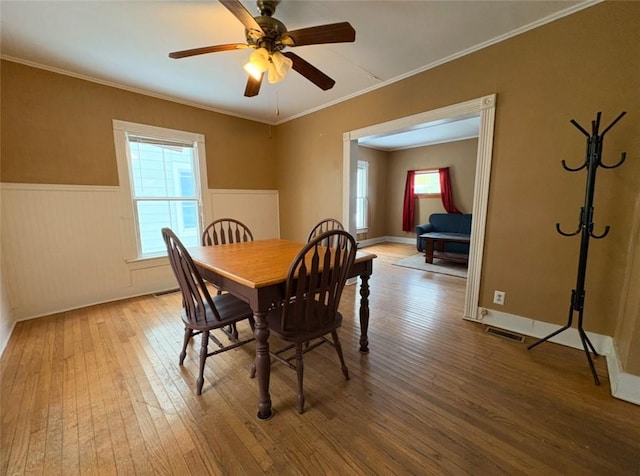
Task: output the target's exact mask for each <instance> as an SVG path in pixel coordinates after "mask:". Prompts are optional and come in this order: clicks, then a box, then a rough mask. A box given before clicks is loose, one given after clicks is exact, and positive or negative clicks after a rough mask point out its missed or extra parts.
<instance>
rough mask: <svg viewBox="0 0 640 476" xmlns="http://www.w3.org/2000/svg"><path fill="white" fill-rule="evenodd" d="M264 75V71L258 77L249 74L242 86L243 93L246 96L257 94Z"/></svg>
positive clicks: (250, 96)
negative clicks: (244, 84)
mask: <svg viewBox="0 0 640 476" xmlns="http://www.w3.org/2000/svg"><path fill="white" fill-rule="evenodd" d="M263 77H264V73H262V74H261V75H260V79H256V78H254V77H253V76H251V75H249V79H248V80H247V86H246V87H245V88H244V95H245V96H246V97H248V98H252V97H253V96H257V95H258V93H259V92H260V86H261V85H262V78H263Z"/></svg>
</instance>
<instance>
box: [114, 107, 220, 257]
mask: <svg viewBox="0 0 640 476" xmlns="http://www.w3.org/2000/svg"><path fill="white" fill-rule="evenodd" d="M127 134H131V135H139V136H147V137H153V138H158V139H166V140H174V141H181V142H186V143H193V145H194V153H195V154H196V157H197V159H196V165H197V166H196V170H195V171H194V172H195V176H196V181H197V183H198V184H199V185H200V187H199V190H196V195H197V198H198V219H199V220H200V226H201V228H202V227H203V226H204V224H206V223H208V222H209V221H210V220H211V216H212V213H211V204H210V203H209V202H210V200H208V184H207V159H206V157H207V154H206V151H205V145H204V134H198V133H194V132H186V131H179V130H175V129H168V128H164V127H156V126H150V125H146V124H138V123H135V122H126V121H120V120H117V119H114V120H113V137H114V143H115V148H116V160H117V164H118V179H119V182H120V186H119V189H120V204H119V209H120V218H121V225H122V226H121V241H122V250H123V256H124V259H125V261H127V262H131V263H134V262H136V261H148V260H154V259H157V258H158V256H148V257H142V252H141V244H140V235H139V232H138V224H137V213H136V211H135V209H134V200H133V196H132V192H131V182H132V178H131V168H130V165H129V164H130V157H129V147H128V143H127V142H128V141H127ZM197 188H198V187H197ZM162 259H164V260H166V256H165V257H164V258H162Z"/></svg>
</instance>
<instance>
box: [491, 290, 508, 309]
mask: <svg viewBox="0 0 640 476" xmlns="http://www.w3.org/2000/svg"><path fill="white" fill-rule="evenodd" d="M506 295H507V293H505V292H504V291H494V292H493V303H494V304H499V305H501V306H503V305H504V298H505V297H506Z"/></svg>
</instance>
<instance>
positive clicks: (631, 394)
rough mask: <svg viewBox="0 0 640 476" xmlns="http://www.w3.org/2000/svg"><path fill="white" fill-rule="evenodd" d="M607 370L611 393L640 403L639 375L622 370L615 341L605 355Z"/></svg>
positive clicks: (627, 400) (625, 399)
mask: <svg viewBox="0 0 640 476" xmlns="http://www.w3.org/2000/svg"><path fill="white" fill-rule="evenodd" d="M607 370H608V371H609V383H610V385H611V395H613V396H614V397H616V398H619V399H620V400H624V401H626V402H631V403H635V404H636V405H640V376H637V375H632V374H628V373H626V372H624V371H623V370H622V366H621V365H620V361H619V360H618V352H617V348H616V345H615V342H614V344H613V345H612V346H611V352H610V353H609V355H607Z"/></svg>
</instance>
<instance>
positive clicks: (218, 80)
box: [0, 0, 594, 124]
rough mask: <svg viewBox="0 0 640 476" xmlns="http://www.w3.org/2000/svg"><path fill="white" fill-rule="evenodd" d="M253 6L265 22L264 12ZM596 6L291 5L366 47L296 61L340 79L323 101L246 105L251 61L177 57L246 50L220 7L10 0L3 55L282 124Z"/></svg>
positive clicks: (331, 49) (349, 46) (270, 91)
mask: <svg viewBox="0 0 640 476" xmlns="http://www.w3.org/2000/svg"><path fill="white" fill-rule="evenodd" d="M242 3H243V5H244V6H245V7H246V8H247V9H248V10H249V11H250V12H251V13H252V14H255V15H258V12H257V9H256V4H255V2H254V1H246V0H243V1H242ZM593 4H594V2H593V1H589V2H583V1H567V0H562V1H540V0H535V1H527V0H518V1H509V0H503V1H477V0H468V1H454V0H447V1H426V0H423V1H405V0H393V1H369V0H360V1H349V0H340V1H335V0H334V1H330V0H324V1H316V0H305V1H301V0H297V1H294V0H283V1H282V2H281V3H280V4H279V5H278V7H277V11H276V13H275V15H274V17H276V18H278V19H279V20H280V21H282V22H283V23H284V24H285V25H286V26H287V28H288V29H289V30H294V29H298V28H304V27H309V26H316V25H321V24H325V23H335V22H341V21H348V22H350V23H351V25H352V26H353V27H354V28H355V30H356V41H355V43H340V44H325V45H313V46H302V47H298V48H293V49H291V50H292V51H295V53H296V54H298V55H299V56H301V57H302V58H304V59H305V60H307V61H308V62H310V63H311V64H313V65H314V66H316V67H317V68H319V69H320V70H322V71H323V72H324V73H326V74H328V75H329V76H330V77H332V78H333V79H335V81H336V85H335V86H334V87H333V89H330V90H329V91H322V90H320V89H319V88H317V87H316V86H315V85H313V84H312V83H310V82H309V81H308V80H306V79H305V78H303V77H302V76H300V75H299V74H297V73H296V72H294V71H292V72H290V73H289V75H288V76H287V78H286V79H285V80H284V81H282V82H281V83H278V84H275V85H272V84H269V83H268V82H266V81H264V83H263V85H262V88H261V91H260V94H259V96H257V97H253V98H246V97H244V96H243V93H244V87H245V84H246V78H247V77H246V73H245V72H244V70H243V69H242V66H243V64H244V63H245V62H246V61H247V59H248V56H249V51H248V50H235V51H227V52H220V53H213V54H207V55H201V56H194V57H191V58H184V59H179V60H174V59H170V58H168V56H167V54H168V53H169V52H171V51H176V50H183V49H189V48H195V47H200V46H209V45H216V44H225V43H236V42H237V43H244V41H245V38H244V27H243V26H242V24H241V23H240V22H239V21H238V19H236V18H235V17H234V16H233V15H232V14H231V13H230V12H229V11H228V10H227V9H226V8H224V7H223V6H222V5H221V4H220V3H218V2H217V1H215V0H212V1H207V2H202V1H173V2H171V1H144V0H143V1H65V2H59V1H43V2H37V1H7V0H2V2H1V3H0V19H1V38H0V53H1V55H2V57H3V58H5V59H9V60H14V61H18V62H21V63H25V64H29V65H33V66H39V67H44V68H46V69H50V70H53V71H57V72H62V73H66V74H71V75H73V76H78V77H82V78H85V79H91V80H94V81H98V82H101V83H104V84H109V85H114V86H117V87H124V88H126V89H130V90H134V91H138V92H143V93H146V94H151V95H154V96H158V97H162V98H168V99H172V100H175V101H178V102H183V103H187V104H192V105H197V106H199V107H204V108H207V109H211V110H215V111H220V112H224V113H228V114H232V115H236V116H240V117H246V118H250V119H254V120H258V121H262V122H266V123H269V124H279V123H282V122H285V121H287V120H290V119H292V118H295V117H299V116H301V115H304V114H307V113H309V112H312V111H314V110H318V109H321V108H323V107H326V106H328V105H330V104H335V103H337V102H340V101H343V100H345V99H347V98H350V97H354V96H357V95H359V94H362V93H363V92H366V91H369V90H372V89H375V88H377V87H380V86H381V85H384V84H389V83H391V82H394V81H397V80H399V79H402V78H404V77H407V76H410V75H412V74H415V73H417V72H420V71H424V70H425V69H428V68H429V67H433V66H435V65H437V64H441V63H442V62H445V61H448V60H450V59H453V58H455V57H459V56H461V55H463V54H466V53H469V52H471V51H475V50H477V49H478V48H481V47H483V46H487V45H489V44H492V43H495V42H497V41H500V40H503V39H506V38H508V37H510V36H513V35H514V34H517V33H520V32H522V31H526V30H527V29H529V28H532V27H535V26H538V25H541V24H544V23H546V22H548V21H552V20H553V19H556V18H559V17H561V16H564V15H566V14H569V13H572V12H575V11H577V10H580V9H582V8H585V7H587V6H590V5H593ZM488 92H490V91H488Z"/></svg>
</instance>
